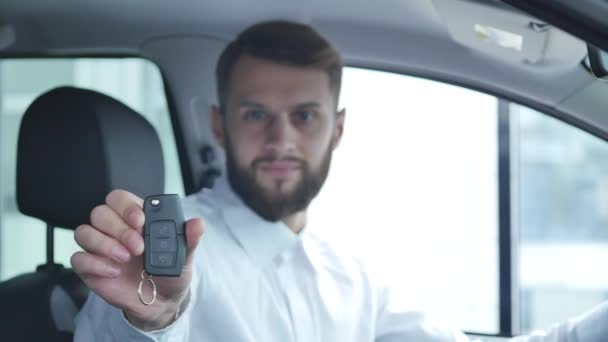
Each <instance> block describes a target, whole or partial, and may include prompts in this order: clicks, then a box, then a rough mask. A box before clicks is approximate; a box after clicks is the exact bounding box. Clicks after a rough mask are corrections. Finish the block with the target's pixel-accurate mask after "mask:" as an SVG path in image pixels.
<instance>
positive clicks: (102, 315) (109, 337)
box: [74, 268, 200, 342]
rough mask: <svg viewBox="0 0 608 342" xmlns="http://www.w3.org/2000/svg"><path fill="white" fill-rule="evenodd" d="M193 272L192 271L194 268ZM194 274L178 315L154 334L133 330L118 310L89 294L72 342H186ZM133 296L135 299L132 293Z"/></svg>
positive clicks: (194, 290) (194, 297) (195, 286)
mask: <svg viewBox="0 0 608 342" xmlns="http://www.w3.org/2000/svg"><path fill="white" fill-rule="evenodd" d="M195 269H196V268H195ZM197 274H198V272H193V275H192V281H191V283H190V294H189V296H190V299H189V301H188V303H187V304H186V305H185V307H184V308H182V310H183V311H182V313H181V314H180V315H179V317H178V318H177V319H176V320H175V321H174V322H173V323H171V324H170V325H169V326H167V327H165V328H164V329H161V330H156V331H147V332H146V331H142V330H140V329H138V328H136V327H135V326H133V325H132V324H131V323H130V322H129V321H128V320H127V319H126V317H125V315H124V314H123V312H122V310H120V309H118V308H116V307H114V306H112V305H110V304H108V303H107V302H106V301H104V300H103V298H101V297H99V296H98V295H96V294H95V293H93V292H91V293H90V294H89V297H88V298H87V301H86V303H85V304H84V306H83V308H82V310H81V311H80V312H79V313H78V315H77V316H76V318H75V323H76V331H75V332H74V341H75V342H84V341H89V342H110V341H112V342H114V341H132V342H165V341H166V342H168V341H175V342H181V341H188V339H189V334H190V329H191V321H192V316H193V315H192V311H193V307H194V303H196V300H197V296H198V292H199V290H200V289H199V287H198V285H199V281H198V280H199V277H198V275H197ZM134 295H137V294H136V293H135V292H134Z"/></svg>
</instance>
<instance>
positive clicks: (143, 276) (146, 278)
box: [137, 270, 156, 305]
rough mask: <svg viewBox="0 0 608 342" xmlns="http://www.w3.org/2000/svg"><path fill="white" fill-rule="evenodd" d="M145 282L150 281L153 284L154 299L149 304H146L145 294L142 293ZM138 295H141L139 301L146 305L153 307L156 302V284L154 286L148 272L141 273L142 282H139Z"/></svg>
mask: <svg viewBox="0 0 608 342" xmlns="http://www.w3.org/2000/svg"><path fill="white" fill-rule="evenodd" d="M145 281H149V282H150V284H152V299H151V300H150V301H149V302H146V300H145V299H144V296H143V294H142V293H141V290H142V288H143V285H144V282H145ZM137 294H138V295H139V300H140V301H141V302H142V303H143V304H144V305H152V304H153V303H154V301H155V300H156V284H154V280H152V276H151V275H149V274H147V273H146V270H142V271H141V281H140V282H139V288H138V289H137Z"/></svg>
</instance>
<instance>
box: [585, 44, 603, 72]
mask: <svg viewBox="0 0 608 342" xmlns="http://www.w3.org/2000/svg"><path fill="white" fill-rule="evenodd" d="M587 53H588V54H589V69H591V72H592V73H593V75H594V76H595V77H597V78H598V79H600V80H604V81H608V53H606V52H604V51H602V50H601V49H599V48H597V47H595V46H593V45H589V44H587Z"/></svg>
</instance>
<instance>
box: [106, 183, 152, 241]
mask: <svg viewBox="0 0 608 342" xmlns="http://www.w3.org/2000/svg"><path fill="white" fill-rule="evenodd" d="M106 204H107V205H108V206H109V207H110V208H112V210H114V211H115V212H116V213H117V214H118V215H119V216H120V217H121V218H122V219H123V220H124V221H125V222H126V223H127V224H128V225H129V226H131V227H133V228H135V229H138V230H140V231H141V229H143V228H142V227H143V225H144V221H145V219H144V211H143V205H144V200H143V199H141V198H139V197H137V196H135V195H134V194H132V193H130V192H128V191H125V190H114V191H112V192H110V193H109V194H108V196H107V197H106Z"/></svg>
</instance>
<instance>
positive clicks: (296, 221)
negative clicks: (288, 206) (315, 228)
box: [281, 210, 306, 234]
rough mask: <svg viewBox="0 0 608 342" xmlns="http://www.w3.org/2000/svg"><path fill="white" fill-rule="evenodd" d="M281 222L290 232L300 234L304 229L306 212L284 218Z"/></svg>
mask: <svg viewBox="0 0 608 342" xmlns="http://www.w3.org/2000/svg"><path fill="white" fill-rule="evenodd" d="M281 221H283V223H285V225H287V227H289V229H290V230H291V231H292V232H294V233H296V234H300V232H301V231H302V229H304V227H306V210H302V211H299V212H297V213H295V214H291V215H289V216H287V217H284V218H282V219H281Z"/></svg>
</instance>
